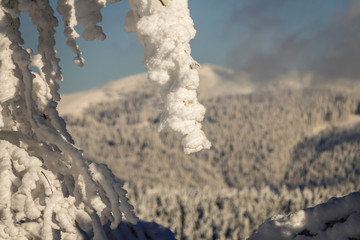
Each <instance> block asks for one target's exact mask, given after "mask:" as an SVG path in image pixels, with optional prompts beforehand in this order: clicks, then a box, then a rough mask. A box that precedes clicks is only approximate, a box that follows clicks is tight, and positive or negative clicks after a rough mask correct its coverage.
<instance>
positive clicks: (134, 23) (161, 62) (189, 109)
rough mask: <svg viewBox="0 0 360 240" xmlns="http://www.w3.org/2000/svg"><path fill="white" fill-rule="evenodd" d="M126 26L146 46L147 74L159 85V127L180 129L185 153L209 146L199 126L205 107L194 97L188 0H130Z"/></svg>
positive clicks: (196, 76) (194, 64)
mask: <svg viewBox="0 0 360 240" xmlns="http://www.w3.org/2000/svg"><path fill="white" fill-rule="evenodd" d="M129 5H130V8H131V11H130V12H129V13H128V14H127V16H126V18H125V30H126V31H128V32H135V33H136V34H137V39H138V41H139V42H140V43H141V44H142V46H143V47H144V49H145V57H144V60H143V64H144V65H145V67H146V68H147V69H148V78H149V79H150V80H151V81H154V82H157V83H158V84H160V85H161V86H162V99H163V101H164V106H163V113H162V115H161V119H160V126H159V130H163V129H165V128H171V129H173V130H175V131H176V132H179V133H181V134H182V135H183V136H184V138H183V140H182V145H183V146H184V151H185V153H192V152H197V151H200V150H202V149H204V148H205V149H209V148H210V147H211V143H210V142H209V141H208V139H207V138H206V136H205V134H204V132H203V131H202V130H201V121H202V120H203V118H204V114H205V108H204V107H203V106H202V105H201V104H200V103H199V101H198V99H197V93H196V89H197V87H198V86H199V74H198V71H197V70H196V68H197V67H199V64H198V63H197V62H195V61H194V59H193V58H192V57H191V55H190V54H191V48H190V43H189V42H190V40H191V39H193V38H194V36H195V34H196V31H195V29H194V24H193V21H192V19H191V17H190V13H189V9H188V3H187V0H166V1H165V0H163V1H159V0H137V1H135V0H132V1H129Z"/></svg>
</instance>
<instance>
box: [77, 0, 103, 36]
mask: <svg viewBox="0 0 360 240" xmlns="http://www.w3.org/2000/svg"><path fill="white" fill-rule="evenodd" d="M105 5H106V0H78V1H77V2H76V3H75V6H76V10H77V12H78V15H79V17H78V21H79V23H80V24H81V25H82V26H84V27H85V30H84V32H83V33H82V36H83V38H84V39H85V40H94V39H99V40H101V41H103V40H105V38H106V35H105V33H104V32H103V30H102V27H100V26H97V25H96V24H97V23H99V22H101V20H102V16H101V13H100V10H101V9H102V8H104V7H105Z"/></svg>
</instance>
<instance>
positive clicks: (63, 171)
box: [0, 0, 210, 239]
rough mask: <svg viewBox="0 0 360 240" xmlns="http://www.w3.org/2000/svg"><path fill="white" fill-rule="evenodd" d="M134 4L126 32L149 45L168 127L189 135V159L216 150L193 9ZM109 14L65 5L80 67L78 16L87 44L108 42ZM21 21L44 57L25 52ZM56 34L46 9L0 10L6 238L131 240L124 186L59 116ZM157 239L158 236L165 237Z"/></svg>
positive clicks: (100, 2) (100, 0) (88, 5)
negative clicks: (105, 19)
mask: <svg viewBox="0 0 360 240" xmlns="http://www.w3.org/2000/svg"><path fill="white" fill-rule="evenodd" d="M108 2H111V3H114V2H117V1H116V0H109V1H108ZM129 4H130V6H131V8H132V10H131V12H130V13H129V14H128V16H127V23H126V25H125V28H126V29H127V30H128V31H135V32H136V33H137V34H138V36H139V41H140V42H141V43H142V44H143V45H144V48H145V50H146V56H145V61H144V64H145V65H146V66H147V67H148V69H149V78H150V79H151V80H154V81H157V82H159V83H160V84H162V85H164V102H165V106H164V114H163V117H162V121H161V126H160V128H164V127H171V128H173V129H175V130H176V131H179V132H181V133H182V134H183V135H185V138H184V141H183V145H184V147H185V152H187V153H190V152H195V151H199V150H201V149H202V148H209V147H210V143H209V141H208V140H207V139H206V137H205V135H204V133H203V132H202V130H201V124H200V121H201V120H202V118H203V115H204V112H205V109H204V107H203V106H202V105H200V104H199V103H198V101H197V98H196V88H197V86H198V84H199V77H198V73H197V71H196V70H195V68H196V66H197V63H196V62H195V61H194V60H193V59H192V58H191V56H190V46H189V41H190V39H191V38H193V37H194V35H195V30H194V29H193V24H192V20H191V18H190V16H189V10H188V8H187V0H172V1H169V0H167V1H165V0H162V1H159V0H140V1H139V0H129ZM105 5H106V0H78V1H77V2H76V3H75V1H74V0H58V7H57V10H58V11H59V13H60V14H61V15H62V16H63V18H62V19H63V21H64V26H65V29H64V35H65V36H66V37H67V38H68V40H67V44H68V45H69V47H71V49H72V50H73V51H74V53H75V54H76V56H75V58H74V62H75V63H76V64H78V65H79V66H82V65H83V64H84V59H83V57H82V54H81V51H80V50H79V46H78V44H77V43H76V38H77V37H78V36H79V35H78V34H77V33H76V31H75V29H74V27H75V26H76V25H77V19H76V14H75V12H76V11H77V14H78V21H79V23H80V24H82V25H83V26H84V27H85V30H84V32H83V34H82V35H83V37H84V39H86V40H92V39H96V38H97V39H100V40H104V39H105V37H106V36H105V34H104V33H103V31H102V28H101V27H100V26H98V25H97V23H98V22H100V21H101V14H100V10H101V8H103V7H105ZM21 12H28V13H29V16H30V18H31V20H32V22H33V24H34V25H36V27H37V30H38V33H39V38H38V49H37V51H38V54H34V51H33V50H31V49H24V47H23V43H24V42H23V39H22V38H21V33H20V31H19V26H20V18H19V16H20V14H21ZM57 25H58V20H57V19H56V17H55V16H54V11H53V9H52V6H51V5H50V3H49V1H48V0H2V1H1V6H0V86H1V87H0V112H1V114H0V188H1V189H0V193H1V194H0V199H1V200H0V238H1V239H82V238H83V237H84V236H87V237H90V238H93V239H107V237H108V236H109V235H107V233H106V231H105V230H104V229H105V228H104V226H107V225H109V226H110V228H111V229H117V230H119V229H120V230H121V229H123V231H122V233H119V232H118V233H116V234H117V235H116V234H115V235H114V236H112V237H115V238H120V237H121V236H123V237H124V236H127V237H126V238H127V239H131V238H130V236H128V235H127V234H128V233H125V232H126V231H127V232H129V229H127V230H124V229H126V227H124V225H122V224H123V223H122V221H123V220H124V218H125V220H126V221H128V222H129V223H132V224H135V223H137V221H138V219H137V217H136V216H135V215H134V214H133V212H132V210H133V207H132V206H131V205H130V204H129V203H128V199H127V198H126V196H125V195H126V191H125V190H124V189H123V188H122V182H121V181H119V180H118V179H117V178H116V177H115V176H114V175H113V174H112V173H111V171H110V170H109V169H108V168H107V167H106V166H105V165H101V164H96V163H93V162H90V161H89V160H87V159H85V158H84V157H83V154H82V151H81V150H80V149H78V148H77V147H76V146H75V145H74V142H73V140H72V138H71V136H70V134H69V133H68V132H67V131H66V127H65V122H64V121H63V119H62V118H60V117H59V115H58V112H57V110H56V106H57V101H59V100H60V96H59V94H58V92H57V91H58V89H59V87H58V84H57V82H56V80H62V74H61V68H60V66H59V61H60V60H59V59H58V58H57V56H56V50H55V49H54V46H55V38H54V34H55V27H56V26H57ZM30 67H33V68H30ZM34 68H35V69H37V71H35V72H34V71H33V70H31V69H34ZM136 226H137V227H135V230H136V231H137V234H133V235H132V237H134V238H138V239H146V238H147V235H149V234H150V232H151V231H150V230H149V229H147V230H146V228H148V226H149V225H144V224H140V225H136ZM150 228H154V226H150ZM155 228H156V227H155ZM144 229H145V230H144ZM144 231H147V232H146V233H147V234H144ZM163 232H164V231H163ZM114 233H115V232H114ZM158 233H159V232H157V233H156V234H158ZM124 234H125V235H124ZM156 234H155V235H152V236H160V235H161V234H160V235H156ZM130 235H131V234H130ZM150 235H151V234H150ZM150 235H149V236H150ZM165 235H166V234H165ZM116 236H117V237H116ZM166 236H167V238H171V234H170V235H169V234H167V235H166ZM169 236H170V237H169Z"/></svg>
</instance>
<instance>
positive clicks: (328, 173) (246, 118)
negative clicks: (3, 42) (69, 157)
mask: <svg viewBox="0 0 360 240" xmlns="http://www.w3.org/2000/svg"><path fill="white" fill-rule="evenodd" d="M203 68H206V66H204V67H203ZM214 69H215V70H214ZM210 70H211V71H208V78H207V79H208V80H207V81H208V82H210V80H211V79H215V80H213V81H214V83H215V84H213V85H212V86H215V87H209V88H208V91H209V92H210V90H211V89H213V90H214V92H215V94H214V95H213V96H214V97H209V98H206V97H205V96H203V98H202V100H201V102H202V103H203V104H204V105H205V106H206V108H207V113H206V115H205V120H204V125H203V128H204V131H205V132H206V134H207V136H208V137H209V139H210V140H211V141H212V143H213V148H212V149H210V150H209V151H203V152H200V153H197V154H193V155H190V156H185V155H184V154H183V151H182V149H181V148H180V147H179V142H178V139H177V136H176V135H175V134H173V133H169V132H163V133H158V132H157V125H158V121H159V114H160V107H159V106H158V105H157V104H158V103H157V102H158V99H157V98H158V97H159V93H156V92H154V90H153V88H151V84H150V83H148V82H147V81H146V80H145V79H144V84H148V85H146V86H145V87H144V86H143V87H142V88H138V87H134V88H132V92H127V91H123V92H122V95H121V96H120V97H118V98H116V99H115V98H113V100H110V101H108V100H106V101H101V102H98V103H97V104H93V105H92V106H91V107H89V108H88V109H86V111H84V114H83V115H77V116H74V115H66V116H65V120H66V121H67V126H68V129H69V131H70V132H71V134H72V136H73V137H74V139H75V142H76V143H77V144H79V146H80V147H81V148H83V149H84V150H85V154H86V156H87V157H88V158H90V159H94V160H95V159H98V160H99V159H100V161H102V162H103V163H106V164H108V166H109V167H110V168H111V169H112V170H113V172H114V173H115V175H116V176H118V177H119V178H121V179H124V180H126V181H127V182H128V183H129V187H128V190H129V194H130V195H129V196H130V201H131V202H132V204H133V205H134V206H136V207H135V211H136V213H137V214H138V216H140V217H141V218H142V219H144V220H147V221H153V220H154V219H155V220H156V222H157V223H160V224H162V225H164V226H167V227H169V228H170V229H171V230H172V231H173V232H174V233H175V235H176V237H177V238H180V239H181V237H186V238H188V239H211V238H214V239H216V238H217V237H219V238H221V237H222V238H225V239H244V238H246V237H248V236H250V234H251V233H253V231H254V230H255V229H257V228H258V226H259V225H260V224H261V223H262V222H263V221H265V220H266V219H267V218H268V217H270V216H272V215H274V214H279V213H280V214H288V213H290V212H296V211H299V210H301V209H303V208H306V207H311V206H314V205H316V204H319V203H322V202H326V201H327V200H328V199H329V198H331V197H332V196H338V197H340V196H344V195H346V194H348V193H349V192H352V191H356V190H358V185H359V183H360V180H359V179H360V178H359V171H360V165H359V162H360V161H359V159H360V155H359V153H360V150H359V149H360V138H359V137H358V136H360V127H359V121H358V119H359V113H360V111H359V97H358V95H356V94H351V93H350V92H349V91H344V90H342V89H341V90H337V89H328V88H326V89H324V88H319V87H318V88H307V87H306V86H303V87H299V85H296V87H291V88H288V89H279V90H275V89H264V90H259V89H258V88H256V89H252V88H250V87H249V88H248V91H251V93H249V92H247V93H246V94H241V93H242V92H241V91H238V93H240V94H233V92H227V91H230V90H229V89H228V88H225V89H224V91H219V92H216V89H217V88H220V87H221V86H222V85H224V84H223V83H224V82H225V83H226V82H227V83H230V82H231V81H233V79H234V78H233V77H232V76H233V75H232V71H231V70H224V69H222V68H220V70H223V71H222V72H220V73H221V74H218V73H217V72H219V71H220V70H216V67H214V66H212V67H210ZM216 71H217V72H216ZM229 75H230V76H229ZM222 76H228V77H227V78H226V79H225V80H222V78H221V77H222ZM216 78H217V79H216ZM209 79H210V80H209ZM203 81H204V80H203ZM234 83H235V84H238V85H239V86H238V87H242V86H243V85H242V84H243V83H241V82H240V81H234ZM245 83H246V81H245ZM114 84H116V82H115V83H114ZM209 85H210V86H211V84H209ZM225 85H226V84H225ZM113 89H115V87H113ZM124 89H125V88H124ZM124 89H123V90H124ZM225 90H226V91H225ZM235 90H236V88H235V87H234V89H231V91H235ZM238 90H239V89H238ZM240 90H241V88H240ZM108 91H110V92H111V88H109V89H108ZM119 91H120V90H119ZM235 92H236V91H235ZM203 93H204V94H205V93H206V92H205V91H204V90H200V91H199V95H200V96H202V94H203ZM109 95H110V93H109ZM218 189H222V191H218ZM214 194H215V195H216V196H213V195H214ZM194 197H196V199H197V200H196V201H194ZM214 215H216V216H217V217H216V220H214V219H213V217H212V216H214ZM174 216H175V217H174Z"/></svg>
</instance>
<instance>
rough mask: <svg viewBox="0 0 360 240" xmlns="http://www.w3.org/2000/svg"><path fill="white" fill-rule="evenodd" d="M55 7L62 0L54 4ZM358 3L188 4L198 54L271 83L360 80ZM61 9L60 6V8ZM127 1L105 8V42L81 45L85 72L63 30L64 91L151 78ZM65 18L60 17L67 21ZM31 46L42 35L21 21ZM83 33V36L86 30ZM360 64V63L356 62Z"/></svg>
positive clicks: (207, 0) (240, 0)
mask: <svg viewBox="0 0 360 240" xmlns="http://www.w3.org/2000/svg"><path fill="white" fill-rule="evenodd" d="M51 2H52V3H56V1H55V0H51ZM358 2H359V1H356V0H342V1H339V0H271V1H270V0H221V1H219V0H189V8H190V11H191V16H192V18H193V20H194V23H195V28H196V29H197V36H196V38H195V39H194V40H192V42H191V45H192V55H193V57H194V59H196V60H197V61H198V62H200V63H212V64H217V65H221V66H225V67H229V68H233V69H235V70H237V71H246V72H248V73H249V74H250V75H251V76H252V79H253V80H254V81H260V82H262V81H271V80H274V79H276V77H277V76H278V75H279V74H282V73H285V72H287V71H289V70H294V69H295V70H297V71H300V72H314V73H316V74H318V75H319V79H326V81H332V80H333V81H334V80H336V79H341V78H353V79H357V77H358V76H359V75H360V70H359V69H360V68H359V67H357V64H358V63H359V62H360V48H359V42H360V37H359V34H360V21H359V20H360V17H359V16H360V4H359V3H358ZM54 5H55V4H54ZM128 10H129V8H128V6H127V1H122V2H119V3H116V4H108V6H107V8H105V9H103V10H102V13H103V22H102V23H101V26H102V27H103V29H104V32H105V33H106V35H107V38H106V40H105V41H103V42H101V41H98V40H96V41H84V40H83V39H81V38H79V39H78V43H79V45H80V48H81V50H82V51H83V55H84V57H85V66H84V67H83V68H79V67H77V66H76V65H75V64H74V63H73V61H72V59H73V57H74V54H73V53H72V51H71V50H70V49H69V48H68V47H67V46H66V45H65V41H66V39H65V37H64V36H63V34H62V32H63V27H62V25H60V26H59V27H58V28H57V34H56V41H57V44H56V49H57V50H58V53H59V57H60V58H61V63H60V64H61V67H62V71H63V75H64V81H63V82H62V83H60V86H61V89H60V93H71V92H76V91H81V90H87V89H91V88H95V87H99V86H102V85H104V84H106V83H108V82H109V81H112V80H116V79H119V78H122V77H125V76H129V75H133V74H136V73H141V72H145V71H146V69H145V68H144V67H143V66H142V64H141V61H142V58H143V54H144V52H143V49H142V48H141V45H140V44H139V43H138V42H137V41H136V37H135V34H129V33H125V32H124V30H123V24H124V17H125V14H126V12H127V11H128ZM57 16H58V19H59V20H60V19H61V18H60V17H59V15H57ZM21 29H22V32H23V37H24V39H25V42H26V43H25V46H26V47H32V48H33V49H36V39H37V33H36V29H35V28H34V27H33V26H32V24H31V21H30V20H29V18H28V17H27V16H26V15H24V16H23V17H22V27H21ZM77 30H78V31H79V33H81V31H82V28H81V27H78V28H77ZM356 63H357V64H356Z"/></svg>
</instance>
